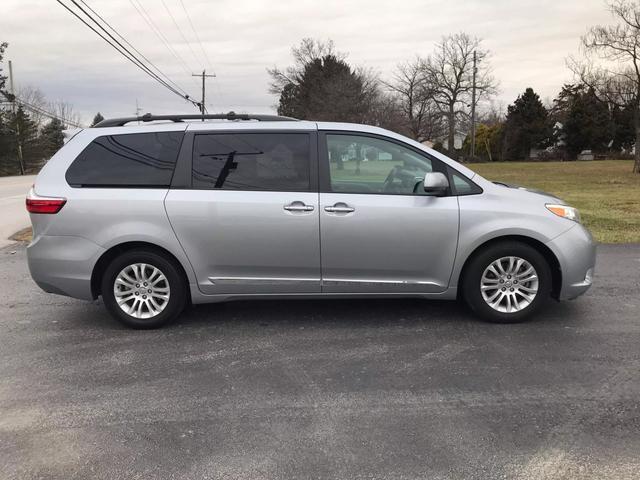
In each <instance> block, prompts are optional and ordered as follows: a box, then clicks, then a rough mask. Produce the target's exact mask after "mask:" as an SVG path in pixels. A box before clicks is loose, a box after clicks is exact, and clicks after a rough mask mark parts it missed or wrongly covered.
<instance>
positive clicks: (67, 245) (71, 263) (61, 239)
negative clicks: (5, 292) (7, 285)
mask: <svg viewBox="0 0 640 480" xmlns="http://www.w3.org/2000/svg"><path fill="white" fill-rule="evenodd" d="M104 251H105V250H104V249H103V248H102V247H100V246H99V245H96V244H95V243H93V242H91V241H90V240H87V239H84V238H81V237H71V236H49V235H41V236H39V237H36V238H35V239H34V241H33V242H31V244H30V245H29V246H28V247H27V261H28V264H29V271H30V272H31V277H32V278H33V280H34V281H35V282H36V283H37V284H38V286H39V287H40V288H42V289H43V290H44V291H45V292H48V293H56V294H58V295H66V296H68V297H74V298H80V299H83V300H92V299H93V294H92V292H91V273H92V272H93V267H94V265H95V264H96V262H97V261H98V259H99V258H100V256H101V255H102V254H103V253H104Z"/></svg>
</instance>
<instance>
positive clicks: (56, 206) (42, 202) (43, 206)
mask: <svg viewBox="0 0 640 480" xmlns="http://www.w3.org/2000/svg"><path fill="white" fill-rule="evenodd" d="M65 203H67V199H66V198H57V197H40V196H38V195H36V193H35V192H34V191H33V188H32V189H31V190H30V191H29V193H28V194H27V211H28V212H29V213H49V214H51V213H58V212H59V211H60V209H61V208H62V207H64V204H65Z"/></svg>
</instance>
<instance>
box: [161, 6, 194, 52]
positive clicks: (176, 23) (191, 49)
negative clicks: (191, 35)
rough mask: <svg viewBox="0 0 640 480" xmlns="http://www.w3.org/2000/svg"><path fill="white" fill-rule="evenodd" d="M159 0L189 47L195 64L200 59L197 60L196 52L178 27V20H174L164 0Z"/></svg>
mask: <svg viewBox="0 0 640 480" xmlns="http://www.w3.org/2000/svg"><path fill="white" fill-rule="evenodd" d="M161 1H162V5H163V6H164V9H165V10H166V11H167V13H168V14H169V17H171V21H173V24H174V25H175V27H176V29H177V30H178V33H179V34H180V36H181V37H182V40H184V42H185V43H186V44H187V47H189V51H191V55H193V58H194V59H195V61H196V64H197V63H198V62H199V61H200V60H198V57H197V56H196V52H194V51H193V48H192V47H191V43H190V42H189V40H187V37H185V36H184V33H182V29H181V28H180V25H178V22H177V21H176V17H174V16H173V14H172V13H171V10H169V7H168V6H167V4H166V2H165V1H164V0H161Z"/></svg>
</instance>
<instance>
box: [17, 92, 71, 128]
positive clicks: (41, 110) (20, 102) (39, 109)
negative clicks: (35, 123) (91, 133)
mask: <svg viewBox="0 0 640 480" xmlns="http://www.w3.org/2000/svg"><path fill="white" fill-rule="evenodd" d="M15 100H16V103H17V104H18V105H21V106H23V107H26V108H27V109H28V110H31V111H33V112H35V113H39V114H41V115H44V116H46V117H49V118H51V119H56V120H60V121H61V122H62V123H64V124H66V125H69V126H72V127H76V128H82V125H80V124H79V123H77V122H74V121H73V120H69V119H67V118H62V117H60V116H58V115H56V114H55V113H51V112H49V111H47V110H45V109H44V108H42V107H39V106H37V105H33V104H31V103H29V102H26V101H24V100H21V99H20V98H18V97H15Z"/></svg>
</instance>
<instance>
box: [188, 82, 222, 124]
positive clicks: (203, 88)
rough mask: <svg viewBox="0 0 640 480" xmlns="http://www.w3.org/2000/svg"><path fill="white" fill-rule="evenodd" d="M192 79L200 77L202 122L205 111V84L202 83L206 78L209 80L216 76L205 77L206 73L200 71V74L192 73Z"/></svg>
mask: <svg viewBox="0 0 640 480" xmlns="http://www.w3.org/2000/svg"><path fill="white" fill-rule="evenodd" d="M191 76H192V77H202V101H201V102H200V113H202V121H203V122H204V113H205V110H206V107H205V105H204V98H205V84H204V81H205V79H206V78H211V77H215V76H216V74H215V73H214V74H212V75H207V72H206V71H205V70H202V73H192V74H191Z"/></svg>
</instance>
